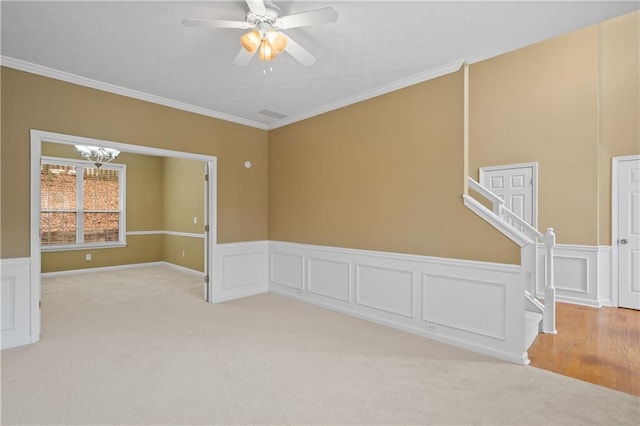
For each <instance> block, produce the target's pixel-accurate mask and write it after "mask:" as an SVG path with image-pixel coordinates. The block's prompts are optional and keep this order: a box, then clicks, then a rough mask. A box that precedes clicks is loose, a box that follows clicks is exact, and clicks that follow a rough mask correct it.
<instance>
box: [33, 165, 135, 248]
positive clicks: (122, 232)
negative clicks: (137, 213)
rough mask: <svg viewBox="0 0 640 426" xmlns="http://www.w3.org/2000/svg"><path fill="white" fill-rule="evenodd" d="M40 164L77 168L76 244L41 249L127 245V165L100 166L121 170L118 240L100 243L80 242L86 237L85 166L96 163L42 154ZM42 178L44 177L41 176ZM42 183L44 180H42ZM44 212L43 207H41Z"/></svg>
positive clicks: (46, 246) (41, 246) (42, 245)
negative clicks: (84, 206)
mask: <svg viewBox="0 0 640 426" xmlns="http://www.w3.org/2000/svg"><path fill="white" fill-rule="evenodd" d="M40 164H41V165H42V164H55V165H61V166H73V167H75V168H76V171H77V172H76V176H77V177H78V178H77V180H76V185H77V190H76V210H75V213H76V243H75V244H55V245H45V244H41V245H40V250H41V251H43V252H46V251H70V250H86V249H102V248H115V247H126V246H127V240H126V238H127V233H126V229H127V226H126V215H125V212H126V186H127V185H126V184H127V166H126V165H125V164H118V163H107V164H103V165H102V166H100V168H101V169H106V170H117V171H118V172H119V174H118V176H119V194H118V197H119V200H118V212H119V218H120V220H119V227H118V241H109V242H99V243H84V242H82V243H79V241H82V240H83V238H84V215H83V213H84V212H85V210H84V208H83V205H84V204H83V198H84V191H83V185H82V184H83V179H84V168H85V167H91V168H95V167H96V166H95V164H94V163H92V162H90V161H84V160H73V159H69V158H59V157H46V156H42V157H41V161H40ZM41 179H42V178H41ZM40 184H42V182H40ZM40 211H41V212H42V207H40Z"/></svg>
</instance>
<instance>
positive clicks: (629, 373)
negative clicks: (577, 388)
mask: <svg viewBox="0 0 640 426" xmlns="http://www.w3.org/2000/svg"><path fill="white" fill-rule="evenodd" d="M556 328H557V330H558V334H557V335H552V334H540V335H538V337H537V338H536V341H535V342H534V343H533V345H532V346H531V348H530V349H529V359H530V360H531V365H532V366H534V367H538V368H542V369H545V370H549V371H553V372H556V373H559V374H562V375H564V376H569V377H575V378H576V379H580V380H584V381H587V382H591V383H595V384H598V385H601V386H606V387H608V388H611V389H616V390H619V391H621V392H625V393H630V394H632V395H636V396H640V311H635V310H632V309H622V308H600V309H598V308H590V307H586V306H579V305H572V304H568V303H558V304H557V305H556Z"/></svg>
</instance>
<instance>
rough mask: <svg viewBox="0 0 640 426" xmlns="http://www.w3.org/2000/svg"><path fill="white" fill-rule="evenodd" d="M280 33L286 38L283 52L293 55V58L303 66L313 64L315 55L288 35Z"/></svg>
mask: <svg viewBox="0 0 640 426" xmlns="http://www.w3.org/2000/svg"><path fill="white" fill-rule="evenodd" d="M280 34H282V35H284V36H285V37H286V38H287V47H286V49H285V52H287V53H289V55H291V56H293V57H294V58H295V60H297V61H298V62H300V63H301V64H302V65H304V66H305V67H308V66H310V65H313V64H314V62H315V61H316V57H315V56H313V55H312V54H311V53H309V51H308V50H307V49H305V48H304V47H302V46H300V45H299V44H298V43H296V42H295V41H294V40H292V39H291V37H289V36H288V35H286V34H284V33H280Z"/></svg>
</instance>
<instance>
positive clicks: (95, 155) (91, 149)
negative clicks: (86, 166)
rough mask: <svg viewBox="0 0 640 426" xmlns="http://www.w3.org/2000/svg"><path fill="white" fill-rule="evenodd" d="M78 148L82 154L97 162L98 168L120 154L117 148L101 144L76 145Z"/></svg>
mask: <svg viewBox="0 0 640 426" xmlns="http://www.w3.org/2000/svg"><path fill="white" fill-rule="evenodd" d="M76 149H77V150H78V153H79V154H80V155H82V156H83V157H84V158H86V159H87V160H89V161H91V162H92V163H93V164H95V165H96V167H97V168H100V166H102V165H103V164H104V163H108V162H110V161H113V160H115V159H116V157H117V156H118V155H119V154H120V151H118V150H117V149H113V148H103V147H101V146H92V145H76Z"/></svg>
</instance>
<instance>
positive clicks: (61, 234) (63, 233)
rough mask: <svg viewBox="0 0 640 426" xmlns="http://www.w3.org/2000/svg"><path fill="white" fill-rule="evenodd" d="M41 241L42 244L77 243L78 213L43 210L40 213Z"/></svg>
mask: <svg viewBox="0 0 640 426" xmlns="http://www.w3.org/2000/svg"><path fill="white" fill-rule="evenodd" d="M40 242H41V243H42V245H54V244H75V243H76V214H75V213H60V212H42V213H41V214H40Z"/></svg>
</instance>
